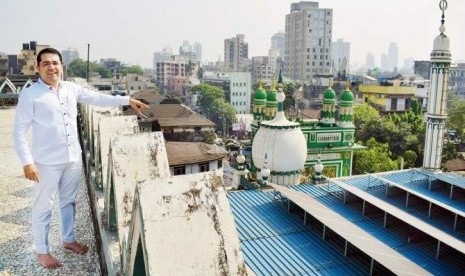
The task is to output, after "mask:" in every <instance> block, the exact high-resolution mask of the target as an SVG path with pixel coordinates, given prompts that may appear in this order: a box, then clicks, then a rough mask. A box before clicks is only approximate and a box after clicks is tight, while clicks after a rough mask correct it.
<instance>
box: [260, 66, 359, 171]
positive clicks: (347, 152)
mask: <svg viewBox="0 0 465 276" xmlns="http://www.w3.org/2000/svg"><path fill="white" fill-rule="evenodd" d="M277 85H278V88H279V91H276V84H275V82H274V80H273V81H272V85H271V87H270V90H269V91H265V90H264V89H263V87H262V83H261V81H259V85H258V88H257V89H256V90H255V92H254V95H253V115H254V121H253V123H252V144H253V147H252V164H251V165H252V166H251V171H252V172H255V171H256V168H257V165H258V164H255V158H253V156H254V155H257V154H262V155H263V154H266V153H265V152H262V150H264V149H265V148H267V146H265V145H266V144H270V143H273V144H276V148H274V149H272V150H271V149H270V150H271V151H270V156H269V158H270V159H269V162H278V160H282V162H285V160H284V159H283V158H282V157H283V156H286V155H289V153H291V152H296V151H301V152H302V154H303V153H305V156H304V157H303V158H305V159H304V160H305V164H304V168H310V169H312V168H313V167H314V165H315V164H317V163H318V162H319V163H321V164H323V174H324V175H326V176H329V177H342V176H350V175H351V173H352V164H353V154H354V151H355V150H361V149H364V148H365V147H363V146H360V145H357V144H355V143H354V132H355V125H354V123H353V116H354V110H353V105H354V94H353V93H352V92H351V91H350V89H349V82H347V85H346V88H345V89H344V90H343V91H342V93H341V98H340V101H339V113H338V116H337V114H336V105H337V101H336V93H335V92H334V90H333V89H332V87H331V84H330V86H329V87H328V89H326V91H325V92H324V95H323V107H322V110H321V120H316V119H308V120H305V119H300V118H296V119H295V121H294V122H289V121H287V119H285V114H284V112H283V110H282V109H283V102H280V101H279V100H282V101H284V98H283V97H285V95H284V93H282V92H283V91H282V89H283V83H282V78H281V75H280V76H279V79H278V84H277ZM336 117H338V118H336ZM266 120H268V121H269V120H271V121H272V122H273V123H272V126H271V125H270V124H269V122H268V121H266ZM262 128H264V129H268V130H270V129H276V128H278V129H281V128H284V129H287V128H291V129H294V128H296V131H297V132H302V133H303V138H304V140H301V138H302V136H301V135H300V134H299V135H294V134H291V133H288V134H287V136H288V137H286V138H284V137H280V139H285V140H287V141H288V144H294V145H304V146H302V147H299V148H293V149H294V150H293V151H290V149H283V148H282V147H281V146H282V144H281V142H280V144H279V146H278V144H277V141H270V140H269V139H263V137H268V134H265V136H262V135H260V136H258V137H257V136H256V134H257V133H258V132H259V129H262ZM257 139H259V142H257ZM279 141H282V140H279ZM263 146H264V148H263ZM259 148H260V149H259ZM278 149H281V151H279V152H278V151H277V150H278ZM286 160H287V159H286ZM281 169H282V168H281ZM289 173H291V174H292V172H287V171H276V170H274V171H272V175H276V174H289Z"/></svg>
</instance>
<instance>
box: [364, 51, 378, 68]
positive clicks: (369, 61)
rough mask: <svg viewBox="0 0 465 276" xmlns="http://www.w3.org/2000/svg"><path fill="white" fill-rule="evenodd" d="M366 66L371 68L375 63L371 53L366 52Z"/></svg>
mask: <svg viewBox="0 0 465 276" xmlns="http://www.w3.org/2000/svg"><path fill="white" fill-rule="evenodd" d="M366 67H367V68H368V69H373V68H375V67H376V64H375V56H374V55H373V54H372V53H368V54H367V59H366Z"/></svg>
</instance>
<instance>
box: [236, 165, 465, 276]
mask: <svg viewBox="0 0 465 276" xmlns="http://www.w3.org/2000/svg"><path fill="white" fill-rule="evenodd" d="M331 181H334V183H336V182H340V183H344V185H349V186H352V187H354V188H355V187H356V188H357V189H360V191H363V192H362V193H361V194H360V195H364V194H365V195H367V196H371V197H372V198H377V200H378V201H379V200H382V201H383V202H385V203H383V204H384V205H385V204H388V205H390V206H392V209H391V208H388V209H389V211H386V210H383V209H382V208H381V209H379V207H378V206H374V207H372V208H375V209H376V208H378V209H377V211H376V212H377V213H375V214H374V213H373V212H372V213H369V212H367V214H365V213H362V212H361V208H362V207H361V202H362V201H363V209H365V199H364V198H361V199H358V202H359V203H356V204H352V203H351V202H350V200H349V201H348V202H346V196H348V194H350V196H351V197H352V198H351V200H352V201H353V200H354V194H351V193H349V192H347V191H346V190H344V188H343V187H347V188H349V186H341V185H336V184H334V183H332V182H331ZM451 186H454V187H456V188H457V190H458V193H457V195H456V196H453V197H449V192H448V191H447V187H451ZM462 187H465V178H463V177H460V176H455V175H453V174H448V173H441V174H432V173H430V172H428V171H422V170H417V169H415V170H403V171H391V172H387V173H378V174H370V175H369V174H366V175H359V176H351V177H344V178H337V179H334V180H330V182H328V184H322V185H311V184H303V185H296V186H289V188H290V189H293V190H296V191H299V192H302V193H304V194H306V195H308V196H310V197H311V198H314V199H316V200H317V201H318V202H320V203H322V204H323V205H324V206H326V207H327V208H329V209H331V210H333V211H334V212H336V213H337V214H339V215H341V216H343V217H344V219H347V220H348V221H350V222H351V223H353V224H354V225H356V226H357V227H359V228H361V229H363V230H364V231H366V232H367V233H369V234H370V235H372V236H373V237H374V238H375V239H377V240H379V241H381V242H382V243H384V244H385V245H387V246H388V247H389V248H392V249H394V250H395V251H396V252H398V253H399V254H401V255H402V256H404V257H405V258H406V259H408V260H410V261H411V262H413V263H415V264H417V265H418V266H420V267H422V268H423V269H425V270H426V271H428V272H430V273H431V274H434V275H465V265H464V263H463V257H464V254H463V252H462V251H463V250H461V249H457V250H459V251H455V250H456V249H454V248H460V247H461V246H460V245H457V244H452V247H449V245H451V242H450V241H454V239H456V240H457V242H458V243H460V244H461V243H462V242H461V241H465V227H464V226H465V219H464V218H463V217H462V216H461V214H462V212H463V211H465V191H462V190H461V189H463V188H462ZM393 189H394V190H393ZM395 189H398V190H395ZM354 191H355V190H354ZM391 193H392V195H391ZM402 193H411V194H412V195H415V196H416V197H415V198H412V199H411V201H412V203H411V204H405V202H404V201H405V195H402ZM386 195H388V196H386ZM373 196H374V197H373ZM348 197H349V196H348ZM355 197H356V196H355ZM406 197H407V201H408V195H407V196H406ZM228 199H229V201H230V204H231V208H232V211H233V215H234V218H235V222H236V228H237V230H238V233H239V237H240V241H241V248H242V250H243V253H244V258H245V261H246V264H247V265H248V267H249V268H250V269H251V270H252V271H253V272H254V273H255V274H257V275H366V274H369V271H367V268H366V266H364V265H361V263H360V261H357V260H354V259H353V258H349V257H345V256H344V253H343V252H341V248H338V247H337V246H335V244H333V243H330V242H328V241H327V240H325V239H322V237H321V235H319V234H318V233H317V232H315V231H314V230H312V229H311V226H309V225H305V222H303V221H302V217H301V216H302V214H300V215H298V214H295V213H292V212H290V213H289V212H288V208H289V205H288V204H292V203H293V202H292V201H291V200H288V199H287V198H286V197H284V196H283V195H280V194H279V193H278V194H277V193H276V192H273V191H266V192H265V191H256V190H251V191H238V192H230V193H229V194H228ZM355 200H356V199H355ZM419 200H420V201H421V200H423V201H425V202H431V203H430V205H431V204H437V205H435V206H439V207H440V208H437V207H435V209H434V210H433V216H428V212H427V209H428V208H427V207H425V206H424V205H422V204H418V201H419ZM428 200H429V201H428ZM356 201H357V200H356ZM407 203H408V202H407ZM357 204H359V205H358V206H357ZM368 205H369V201H367V206H368ZM367 208H368V207H367ZM425 208H426V211H425ZM441 208H442V209H444V210H446V211H447V212H452V213H453V212H454V211H456V213H455V214H456V218H455V224H454V227H452V226H451V224H450V219H445V218H444V217H443V216H442V213H440V211H441V210H442V209H441ZM440 209H441V210H440ZM393 210H394V211H393ZM395 210H398V211H395ZM371 211H372V210H371ZM429 211H430V212H431V207H430V210H429ZM304 212H305V216H307V213H306V211H304ZM397 212H399V213H397ZM436 212H439V213H438V215H437V214H436V215H434V214H435V213H436ZM388 213H389V214H388ZM383 214H384V224H383ZM457 214H458V215H457ZM396 215H399V216H401V217H402V216H403V217H404V218H403V220H404V221H402V219H400V220H399V219H398V218H397V217H396ZM430 215H431V214H430ZM299 216H300V217H299ZM309 216H310V217H311V214H310V213H309ZM386 216H389V217H390V219H389V221H391V222H390V223H388V224H386ZM406 216H407V217H408V216H411V217H412V219H413V218H415V220H417V221H418V220H420V221H421V223H420V221H418V225H425V227H426V224H424V223H427V224H428V227H432V228H431V229H432V230H431V231H426V232H425V233H426V234H425V233H422V234H421V235H419V236H421V238H418V235H417V236H415V233H417V232H421V231H422V229H418V228H417V229H416V230H415V229H413V230H412V228H411V227H413V228H415V225H416V224H415V223H413V224H411V225H410V226H409V222H408V221H407V222H406V221H405V217H406ZM457 217H458V223H457ZM312 219H315V218H314V217H312ZM396 219H397V220H396ZM418 225H417V226H418ZM457 225H458V226H459V227H458V229H456V226H457ZM331 230H332V229H331ZM406 231H407V232H408V233H406ZM411 231H412V232H411ZM410 232H411V233H410ZM428 233H430V234H428ZM431 233H437V234H438V235H439V236H438V237H435V236H434V235H433V236H431ZM336 234H337V233H336ZM422 235H423V236H422ZM428 235H430V236H428ZM407 236H408V238H407ZM411 236H412V239H411V238H410V237H411ZM417 238H418V240H416V239H417ZM435 239H437V240H435ZM441 239H442V240H444V241H447V242H446V243H445V244H444V243H442V242H440V241H441ZM346 243H347V241H346ZM457 246H458V247H457ZM444 248H445V249H444ZM437 258H439V259H437Z"/></svg>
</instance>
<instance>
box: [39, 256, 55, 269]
mask: <svg viewBox="0 0 465 276" xmlns="http://www.w3.org/2000/svg"><path fill="white" fill-rule="evenodd" d="M37 261H38V262H39V264H40V265H41V266H43V267H45V268H50V269H56V268H59V267H61V263H60V262H59V261H58V260H57V259H55V258H53V257H52V255H50V254H37Z"/></svg>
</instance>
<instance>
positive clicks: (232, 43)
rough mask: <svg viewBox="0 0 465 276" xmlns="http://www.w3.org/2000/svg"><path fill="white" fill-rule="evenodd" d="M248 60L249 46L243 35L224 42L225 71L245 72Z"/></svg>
mask: <svg viewBox="0 0 465 276" xmlns="http://www.w3.org/2000/svg"><path fill="white" fill-rule="evenodd" d="M248 58H249V44H248V43H246V42H245V41H244V35H243V34H237V35H236V37H232V38H228V39H225V40H224V67H225V70H227V71H236V72H237V71H246V69H247V65H248Z"/></svg>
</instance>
